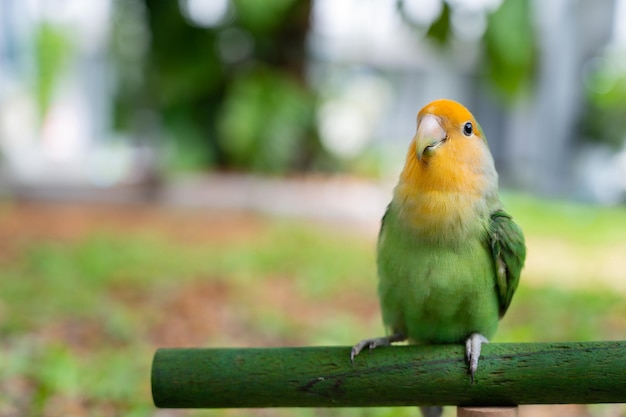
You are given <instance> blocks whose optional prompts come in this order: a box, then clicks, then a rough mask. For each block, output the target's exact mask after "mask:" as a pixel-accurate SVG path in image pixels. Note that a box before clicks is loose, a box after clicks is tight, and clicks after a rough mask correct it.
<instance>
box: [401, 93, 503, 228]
mask: <svg viewBox="0 0 626 417" xmlns="http://www.w3.org/2000/svg"><path fill="white" fill-rule="evenodd" d="M468 124H471V126H470V125H468ZM466 125H468V126H469V127H468V126H466ZM496 190H497V174H496V172H495V168H494V165H493V158H492V157H491V153H490V152H489V148H488V147H487V142H486V140H485V138H484V137H483V133H482V131H481V129H480V126H479V125H478V123H477V122H476V120H475V119H474V116H472V114H471V113H470V112H469V111H468V110H467V109H466V108H465V107H464V106H463V105H461V104H459V103H457V102H455V101H451V100H436V101H433V102H431V103H429V104H428V105H426V106H425V107H424V108H423V109H422V110H420V112H419V114H418V115H417V132H416V135H415V137H414V138H413V140H412V141H411V144H410V146H409V151H408V153H407V157H406V162H405V166H404V170H403V171H402V173H401V175H400V181H399V183H398V186H397V187H396V190H395V198H396V199H398V200H400V201H401V202H403V203H402V204H403V205H405V207H404V210H403V211H404V212H405V214H409V216H410V220H411V223H414V224H415V223H418V224H419V225H420V227H427V226H428V225H431V226H432V227H435V228H438V227H441V226H442V225H444V223H450V222H453V223H458V222H463V221H465V219H466V218H468V217H471V216H474V215H475V214H476V212H477V211H483V209H484V210H486V209H487V207H486V206H487V204H488V202H487V201H486V200H488V199H489V197H491V196H492V194H493V195H495V193H496V192H497V191H496Z"/></svg>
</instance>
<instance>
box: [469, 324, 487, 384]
mask: <svg viewBox="0 0 626 417" xmlns="http://www.w3.org/2000/svg"><path fill="white" fill-rule="evenodd" d="M483 343H489V340H487V338H486V337H485V336H483V335H482V334H480V333H472V334H471V335H470V336H469V337H468V338H467V340H466V341H465V359H466V360H467V363H468V364H469V371H470V379H471V381H472V384H473V383H474V375H475V374H476V370H477V369H478V358H480V349H481V347H482V344H483Z"/></svg>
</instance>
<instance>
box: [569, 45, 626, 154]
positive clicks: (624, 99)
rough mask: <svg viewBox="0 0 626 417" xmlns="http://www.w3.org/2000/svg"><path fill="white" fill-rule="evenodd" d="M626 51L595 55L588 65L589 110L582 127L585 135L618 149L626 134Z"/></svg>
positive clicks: (587, 91)
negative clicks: (625, 110)
mask: <svg viewBox="0 0 626 417" xmlns="http://www.w3.org/2000/svg"><path fill="white" fill-rule="evenodd" d="M625 63H626V51H620V52H617V53H613V54H603V55H600V56H598V57H595V58H592V59H591V60H590V61H589V62H588V63H587V66H586V70H587V71H586V74H585V75H586V80H585V81H586V87H587V89H586V93H587V97H586V98H587V100H586V106H585V110H584V112H583V113H582V117H581V123H580V129H581V131H582V132H583V134H584V137H585V138H586V139H588V140H591V141H593V142H596V143H605V144H608V145H610V146H612V147H614V148H620V147H622V146H623V144H624V138H625V136H626V117H624V109H626V64H625Z"/></svg>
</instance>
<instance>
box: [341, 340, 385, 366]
mask: <svg viewBox="0 0 626 417" xmlns="http://www.w3.org/2000/svg"><path fill="white" fill-rule="evenodd" d="M390 344H391V341H390V340H389V338H388V337H375V338H373V339H363V340H361V341H360V342H359V343H357V344H356V345H354V347H353V348H352V351H351V352H350V362H352V363H353V364H354V358H355V357H356V355H358V354H359V353H361V351H362V350H363V349H364V348H366V347H367V348H369V350H374V349H376V348H377V347H379V346H389V345H390Z"/></svg>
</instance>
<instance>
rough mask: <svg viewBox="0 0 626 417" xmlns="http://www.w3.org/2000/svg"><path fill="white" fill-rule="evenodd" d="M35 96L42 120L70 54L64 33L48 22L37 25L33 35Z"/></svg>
mask: <svg viewBox="0 0 626 417" xmlns="http://www.w3.org/2000/svg"><path fill="white" fill-rule="evenodd" d="M34 43H35V45H34V46H35V47H34V51H35V67H36V68H37V72H36V74H35V77H36V78H35V96H36V98H37V107H38V110H39V117H40V118H41V119H43V117H44V116H45V114H46V112H47V111H48V106H49V105H50V102H51V100H52V95H53V94H54V92H55V91H54V89H55V88H56V87H57V86H58V82H59V79H60V76H61V75H62V74H63V70H64V69H65V65H66V64H67V63H68V59H69V57H70V54H71V52H72V44H71V42H70V40H69V37H68V35H67V33H66V31H64V30H63V28H61V27H59V26H55V25H53V24H51V23H48V22H42V23H39V24H38V26H37V28H36V30H35V33H34Z"/></svg>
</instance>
